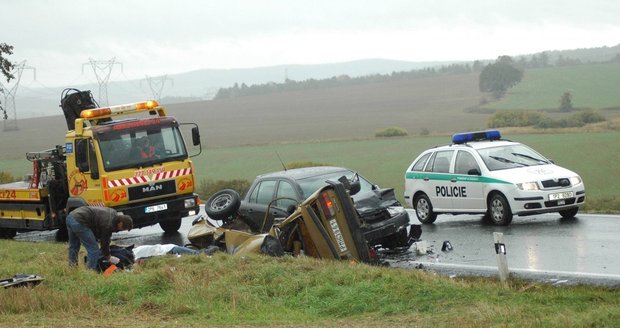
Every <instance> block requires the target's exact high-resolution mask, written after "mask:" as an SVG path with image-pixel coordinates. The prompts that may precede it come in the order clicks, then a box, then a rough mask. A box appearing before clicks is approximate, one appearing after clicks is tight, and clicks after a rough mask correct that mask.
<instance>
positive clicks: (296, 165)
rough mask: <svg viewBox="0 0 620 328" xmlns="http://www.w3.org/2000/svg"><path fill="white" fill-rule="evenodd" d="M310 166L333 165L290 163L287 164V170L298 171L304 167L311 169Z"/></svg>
mask: <svg viewBox="0 0 620 328" xmlns="http://www.w3.org/2000/svg"><path fill="white" fill-rule="evenodd" d="M310 166H331V164H326V163H317V162H311V161H304V162H288V163H286V169H287V170H290V169H298V168H302V167H310Z"/></svg>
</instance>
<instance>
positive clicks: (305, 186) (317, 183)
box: [297, 171, 373, 198]
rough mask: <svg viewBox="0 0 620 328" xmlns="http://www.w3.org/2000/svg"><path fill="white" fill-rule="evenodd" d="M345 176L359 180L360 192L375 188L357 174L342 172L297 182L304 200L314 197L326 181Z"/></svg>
mask: <svg viewBox="0 0 620 328" xmlns="http://www.w3.org/2000/svg"><path fill="white" fill-rule="evenodd" d="M343 175H344V176H346V177H347V179H349V180H354V179H358V178H359V181H360V187H361V189H360V192H365V191H370V190H372V188H373V184H372V183H370V181H368V180H366V179H365V178H364V177H362V176H360V175H357V174H356V173H355V172H352V171H342V172H335V173H330V174H324V175H320V176H314V177H309V178H305V179H299V180H297V182H298V183H299V186H300V187H301V190H302V192H303V196H304V198H307V197H309V196H310V195H312V193H314V192H315V191H317V190H318V189H319V188H321V187H322V186H324V185H325V181H327V180H338V178H340V177H341V176H343Z"/></svg>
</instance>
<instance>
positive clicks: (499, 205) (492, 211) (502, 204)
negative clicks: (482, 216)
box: [487, 193, 512, 226]
mask: <svg viewBox="0 0 620 328" xmlns="http://www.w3.org/2000/svg"><path fill="white" fill-rule="evenodd" d="M487 216H488V218H489V219H491V221H492V222H493V224H495V225H501V226H506V225H509V224H510V222H512V211H511V210H510V205H508V201H507V200H506V198H505V197H504V196H502V194H498V193H496V194H493V196H491V199H490V200H489V213H488V214H487Z"/></svg>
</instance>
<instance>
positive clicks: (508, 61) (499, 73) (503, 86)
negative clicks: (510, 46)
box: [479, 56, 523, 98]
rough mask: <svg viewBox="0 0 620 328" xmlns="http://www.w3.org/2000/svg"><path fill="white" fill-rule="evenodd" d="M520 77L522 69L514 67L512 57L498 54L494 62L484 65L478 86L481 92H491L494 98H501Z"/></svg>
mask: <svg viewBox="0 0 620 328" xmlns="http://www.w3.org/2000/svg"><path fill="white" fill-rule="evenodd" d="M522 78H523V70H521V69H518V68H516V67H515V64H514V62H513V60H512V58H510V56H500V57H499V58H497V60H496V61H495V63H493V64H489V65H487V66H485V67H484V68H483V69H482V72H480V81H479V88H480V91H482V92H491V93H493V96H494V97H495V98H501V97H502V96H503V95H504V94H506V91H507V90H508V89H509V88H511V87H513V86H514V85H516V84H517V83H519V82H521V79H522Z"/></svg>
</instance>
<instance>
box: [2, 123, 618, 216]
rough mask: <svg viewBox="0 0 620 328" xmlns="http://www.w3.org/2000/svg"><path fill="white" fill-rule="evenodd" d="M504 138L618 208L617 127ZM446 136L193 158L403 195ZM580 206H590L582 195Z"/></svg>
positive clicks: (203, 165)
mask: <svg viewBox="0 0 620 328" xmlns="http://www.w3.org/2000/svg"><path fill="white" fill-rule="evenodd" d="M504 138H506V139H511V140H514V141H519V142H522V143H525V144H527V145H529V146H531V147H532V148H534V149H536V150H537V151H538V152H540V153H542V154H543V155H545V156H546V157H548V158H551V159H553V160H554V161H555V163H556V164H558V165H560V166H563V167H565V168H568V169H569V170H572V171H575V172H577V173H578V174H580V175H581V177H582V178H583V179H584V182H585V185H586V191H587V195H588V199H592V200H593V202H592V204H597V207H596V208H589V207H586V210H590V211H599V212H620V208H618V207H617V206H616V207H614V208H611V207H610V206H611V205H612V204H611V202H603V201H600V200H602V199H615V198H617V197H618V195H620V165H618V164H617V163H620V143H619V142H618V140H620V133H619V132H601V133H558V134H523V135H510V134H507V135H506V134H505V135H504ZM449 142H450V136H423V137H422V136H420V137H416V136H412V137H397V138H388V139H367V140H351V141H334V142H314V143H299V144H273V145H256V146H240V147H226V148H212V149H207V150H206V151H204V152H203V154H201V155H200V156H198V157H194V158H193V160H194V164H195V168H196V173H197V178H198V180H199V181H201V180H203V179H204V180H213V181H217V180H233V179H245V180H249V181H252V180H254V178H255V177H256V176H257V175H259V174H262V173H267V172H272V171H278V170H282V164H281V163H280V160H279V159H278V155H276V153H277V154H279V156H280V157H281V158H282V161H283V162H284V163H289V162H305V161H308V162H319V163H322V164H330V165H336V166H345V167H349V168H351V169H354V170H357V171H359V172H360V173H361V174H362V175H364V176H365V177H367V178H368V179H370V180H371V181H373V182H375V183H377V184H379V185H380V186H382V187H392V188H394V189H395V190H396V196H397V197H398V198H399V199H400V200H401V201H403V192H404V174H405V170H406V169H407V167H408V166H409V164H410V163H411V162H412V161H413V159H414V158H415V157H416V156H417V155H418V154H420V153H421V152H422V151H423V150H425V149H428V148H429V147H432V146H434V145H440V144H447V143H449ZM24 162H25V161H24V160H13V161H2V162H0V163H1V165H2V170H5V171H7V172H15V174H14V175H15V176H21V175H23V174H26V173H29V172H30V170H31V169H30V167H29V166H28V165H24ZM26 164H29V163H28V162H26ZM5 167H6V168H7V169H5ZM207 188H209V187H208V186H207ZM597 200H598V202H596V201H597ZM616 204H617V203H616ZM586 206H590V205H588V201H586ZM600 206H602V207H600ZM614 206H615V205H614Z"/></svg>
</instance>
